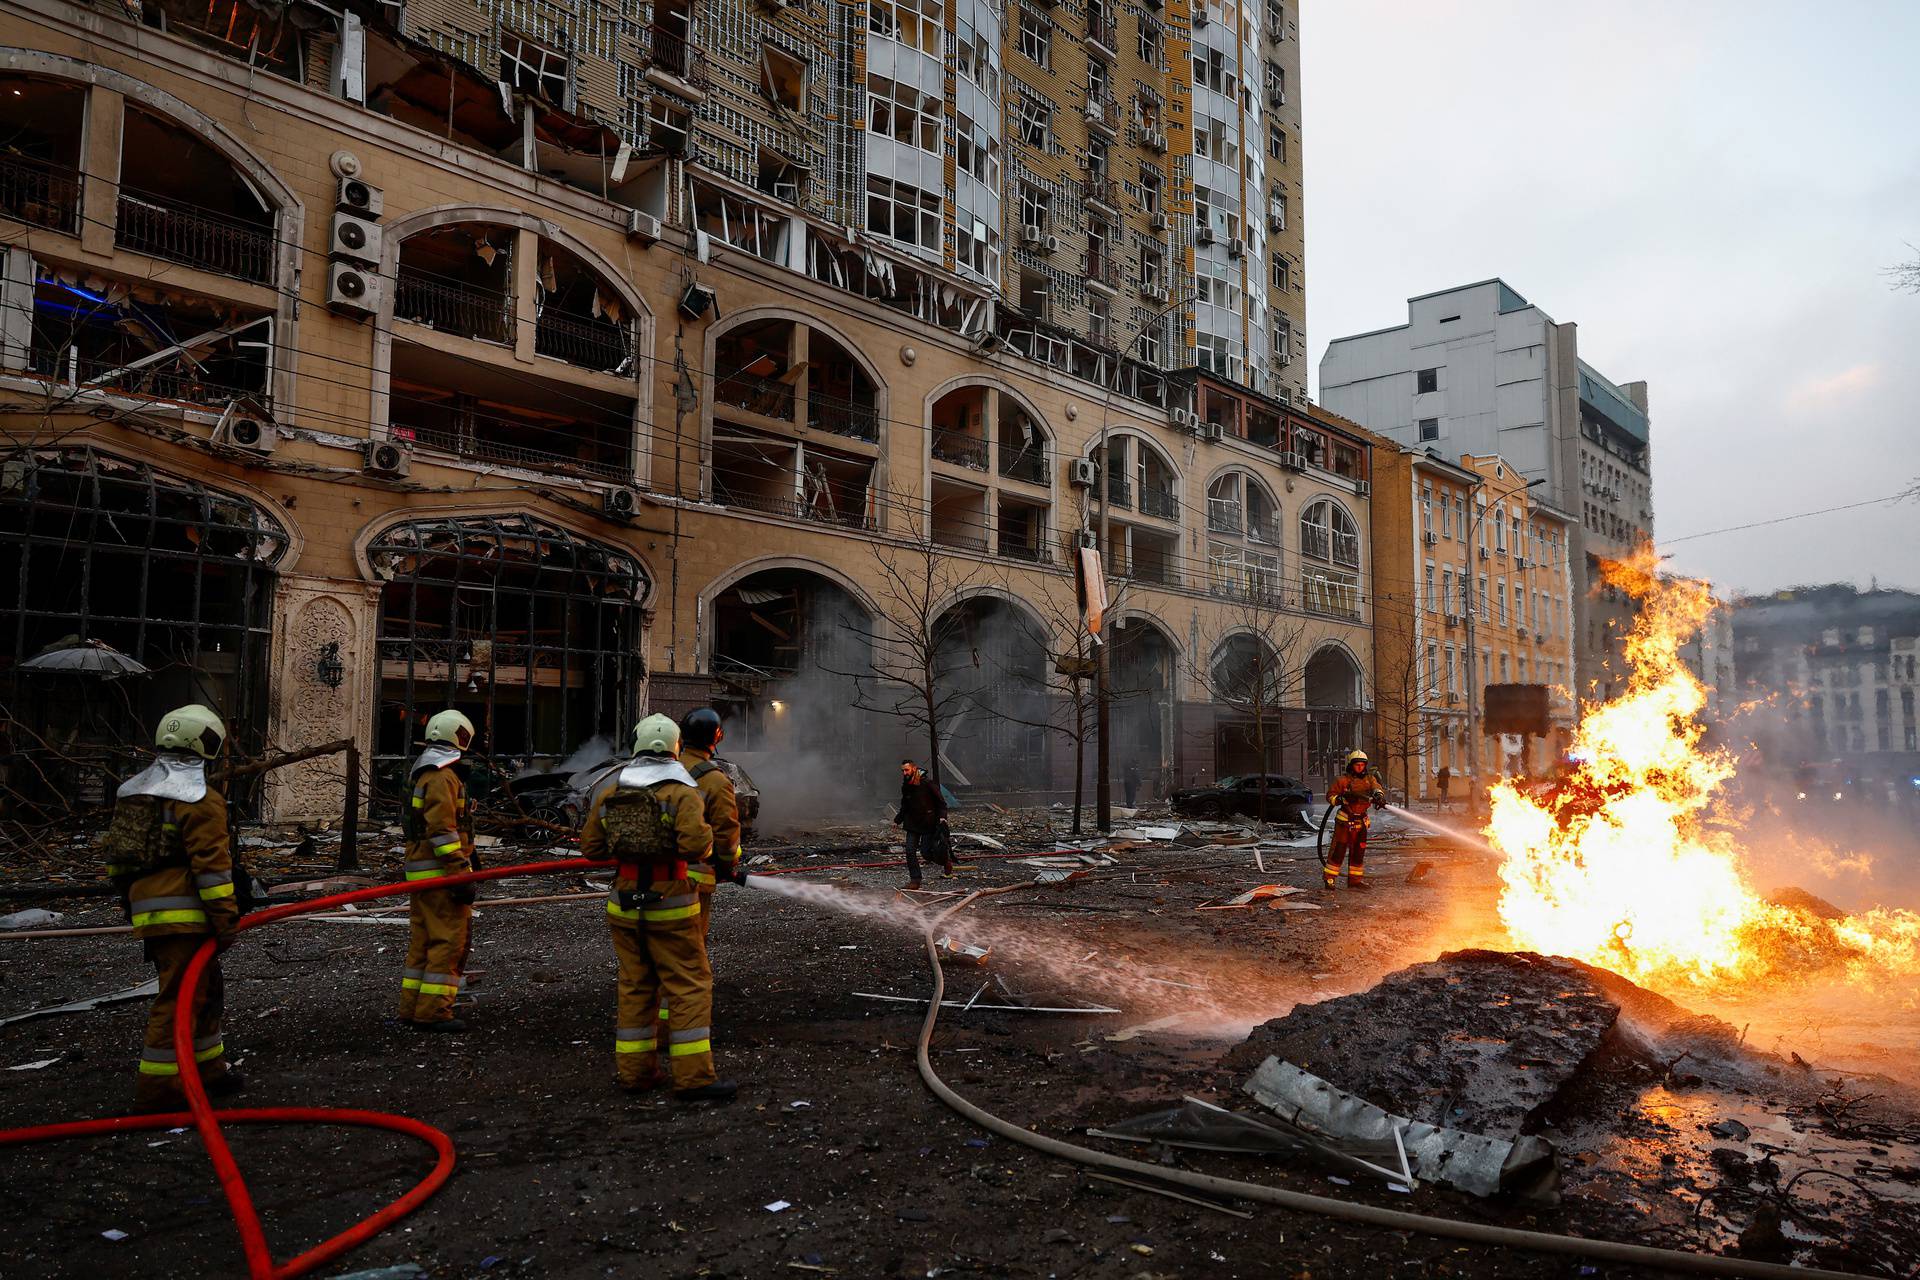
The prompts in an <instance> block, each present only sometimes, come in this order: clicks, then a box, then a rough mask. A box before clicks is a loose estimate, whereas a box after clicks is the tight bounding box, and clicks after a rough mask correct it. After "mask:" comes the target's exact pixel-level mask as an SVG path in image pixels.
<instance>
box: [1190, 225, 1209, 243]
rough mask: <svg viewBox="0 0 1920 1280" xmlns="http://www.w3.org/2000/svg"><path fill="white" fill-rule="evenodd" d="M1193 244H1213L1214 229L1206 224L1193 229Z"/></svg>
mask: <svg viewBox="0 0 1920 1280" xmlns="http://www.w3.org/2000/svg"><path fill="white" fill-rule="evenodd" d="M1193 242H1194V243H1195V244H1212V243H1213V228H1212V227H1209V226H1207V225H1206V224H1205V223H1202V224H1201V225H1199V226H1197V227H1195V228H1194V229H1193Z"/></svg>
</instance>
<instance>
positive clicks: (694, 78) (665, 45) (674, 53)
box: [647, 23, 713, 91]
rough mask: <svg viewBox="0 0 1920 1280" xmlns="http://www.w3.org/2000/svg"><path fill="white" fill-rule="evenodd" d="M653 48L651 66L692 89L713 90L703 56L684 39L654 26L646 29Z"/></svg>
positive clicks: (663, 28) (666, 29)
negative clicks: (684, 82)
mask: <svg viewBox="0 0 1920 1280" xmlns="http://www.w3.org/2000/svg"><path fill="white" fill-rule="evenodd" d="M647 36H648V41H649V43H650V44H651V45H652V47H653V65H654V66H656V67H658V68H660V69H661V70H662V71H664V72H666V73H667V74H668V75H671V76H675V77H678V78H679V79H681V80H684V81H686V82H687V84H689V85H690V86H692V87H693V88H695V89H700V90H703V91H704V90H707V89H711V88H712V87H713V73H712V72H711V71H710V70H709V69H708V67H707V55H706V54H705V53H703V52H702V51H701V50H699V49H697V48H695V47H694V45H693V43H692V42H691V41H689V40H688V39H687V38H686V37H685V36H684V35H681V34H680V33H679V32H678V31H674V30H672V29H671V28H668V27H663V26H661V25H660V24H658V23H655V24H654V25H652V26H650V27H648V28H647Z"/></svg>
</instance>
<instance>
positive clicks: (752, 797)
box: [502, 756, 760, 838]
mask: <svg viewBox="0 0 1920 1280" xmlns="http://www.w3.org/2000/svg"><path fill="white" fill-rule="evenodd" d="M627 759H628V758H627V757H626V756H616V757H613V758H611V759H607V760H602V761H601V762H600V763H599V764H596V765H590V766H588V767H587V768H585V769H578V770H575V771H574V772H572V773H559V772H554V773H526V774H522V775H520V776H519V777H517V778H514V779H512V780H511V781H509V782H508V783H507V784H506V793H507V799H506V800H505V801H504V802H503V804H502V807H503V808H505V809H507V810H509V811H513V810H519V811H524V812H525V814H526V816H527V817H529V818H535V819H538V820H539V821H541V822H550V823H552V824H553V825H554V826H557V827H570V828H576V829H577V828H578V827H579V826H580V824H581V823H582V822H584V821H586V817H587V806H588V804H590V803H591V802H592V800H593V794H594V792H596V791H598V790H599V789H600V787H601V785H602V784H603V783H605V782H606V781H607V780H608V779H609V778H611V777H612V776H613V775H614V774H616V773H618V772H619V771H620V769H621V767H622V766H624V765H625V764H626V763H627ZM714 763H715V764H717V765H719V766H720V768H721V770H722V771H723V772H724V773H725V774H726V775H727V777H729V778H731V779H732V780H733V793H734V795H735V796H736V797H737V798H738V799H739V801H740V834H741V836H742V838H745V837H746V836H748V835H750V834H752V832H753V824H754V820H755V819H757V818H758V817H759V816H760V788H758V787H756V786H755V785H754V784H753V779H752V778H751V777H749V776H748V775H747V771H746V770H745V769H742V768H741V767H740V766H739V765H737V764H735V763H734V762H733V761H731V760H728V759H727V758H726V757H724V756H715V757H714Z"/></svg>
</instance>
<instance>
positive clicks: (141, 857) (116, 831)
mask: <svg viewBox="0 0 1920 1280" xmlns="http://www.w3.org/2000/svg"><path fill="white" fill-rule="evenodd" d="M166 821H167V802H166V801H164V800H162V799H161V798H160V797H158V796H128V797H127V798H126V799H125V800H121V801H120V802H118V803H117V804H115V805H114V806H113V820H112V821H111V822H109V823H108V824H107V831H106V834H105V835H103V836H102V837H101V838H100V855H101V858H102V859H103V860H104V861H105V862H106V864H107V876H108V878H109V879H111V880H112V881H113V882H114V884H116V885H119V886H121V887H122V888H123V889H124V888H125V887H127V886H130V885H132V883H133V882H134V881H135V880H138V879H139V878H140V877H142V876H145V875H151V874H152V873H154V872H155V871H158V870H160V869H161V868H162V867H175V866H186V865H187V862H188V859H187V854H186V850H185V849H184V848H174V847H172V845H173V842H172V841H169V840H168V839H167V832H166Z"/></svg>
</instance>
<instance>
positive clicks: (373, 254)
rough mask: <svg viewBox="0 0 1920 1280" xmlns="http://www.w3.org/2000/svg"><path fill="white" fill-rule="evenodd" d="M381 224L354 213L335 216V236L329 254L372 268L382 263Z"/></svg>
mask: <svg viewBox="0 0 1920 1280" xmlns="http://www.w3.org/2000/svg"><path fill="white" fill-rule="evenodd" d="M380 245H381V235H380V224H379V223H377V222H375V221H373V220H372V219H371V218H363V217H361V216H360V215H358V214H354V213H336V214H334V215H333V236H332V239H331V240H330V241H329V242H328V245H327V252H328V254H330V255H331V256H333V257H335V258H347V259H351V260H352V261H354V262H362V263H366V264H367V265H369V266H371V265H373V264H374V263H377V262H379V261H380Z"/></svg>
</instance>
